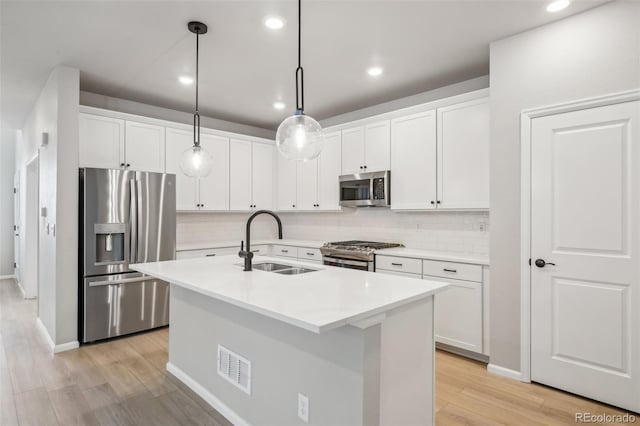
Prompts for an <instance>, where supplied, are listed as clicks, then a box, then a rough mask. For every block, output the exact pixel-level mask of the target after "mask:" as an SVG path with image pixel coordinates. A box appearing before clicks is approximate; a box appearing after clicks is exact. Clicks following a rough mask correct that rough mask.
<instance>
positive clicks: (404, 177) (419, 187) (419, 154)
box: [391, 110, 437, 210]
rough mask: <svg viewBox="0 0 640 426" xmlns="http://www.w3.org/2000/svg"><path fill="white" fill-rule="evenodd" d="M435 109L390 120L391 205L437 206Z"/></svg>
mask: <svg viewBox="0 0 640 426" xmlns="http://www.w3.org/2000/svg"><path fill="white" fill-rule="evenodd" d="M436 159H437V156H436V113H435V111H433V110H432V111H427V112H421V113H418V114H413V115H409V116H406V117H400V118H396V119H393V120H392V121H391V208H392V209H399V210H403V209H404V210H420V209H434V208H436V200H437V196H436V175H437V174H436Z"/></svg>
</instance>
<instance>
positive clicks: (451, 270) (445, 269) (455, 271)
mask: <svg viewBox="0 0 640 426" xmlns="http://www.w3.org/2000/svg"><path fill="white" fill-rule="evenodd" d="M443 271H445V272H452V273H454V274H455V273H457V272H458V271H457V270H456V269H447V268H444V269H443Z"/></svg>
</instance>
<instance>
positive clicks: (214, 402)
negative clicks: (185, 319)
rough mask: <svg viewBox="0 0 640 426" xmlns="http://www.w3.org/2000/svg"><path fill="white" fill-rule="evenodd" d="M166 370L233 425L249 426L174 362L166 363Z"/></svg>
mask: <svg viewBox="0 0 640 426" xmlns="http://www.w3.org/2000/svg"><path fill="white" fill-rule="evenodd" d="M167 371H168V372H169V373H171V374H173V375H174V376H175V377H176V378H177V379H178V380H180V381H181V382H182V383H184V384H185V385H186V386H187V387H188V388H189V389H191V390H192V391H194V392H195V393H196V394H197V395H198V396H199V397H200V398H202V399H204V400H205V401H206V402H207V403H208V404H209V405H210V406H212V407H213V408H215V409H216V410H218V412H219V413H220V414H222V415H223V416H224V417H226V419H227V420H229V421H230V422H231V423H233V424H234V425H235V426H250V424H249V422H247V421H246V420H245V419H243V418H242V417H240V416H239V415H238V413H236V412H235V411H233V410H232V409H231V408H229V406H228V405H226V404H225V403H224V402H222V401H220V399H218V398H217V397H216V396H215V395H214V394H212V393H211V392H209V391H208V390H207V389H205V388H204V386H202V385H201V384H200V383H198V382H196V381H195V380H194V379H192V378H191V376H189V375H188V374H187V373H185V372H184V371H182V370H181V369H180V368H178V367H176V366H175V365H174V364H172V363H170V362H168V363H167Z"/></svg>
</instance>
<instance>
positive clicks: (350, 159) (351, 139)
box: [342, 127, 364, 175]
mask: <svg viewBox="0 0 640 426" xmlns="http://www.w3.org/2000/svg"><path fill="white" fill-rule="evenodd" d="M362 172H364V127H354V128H352V129H347V130H343V131H342V174H343V175H352V174H355V173H362Z"/></svg>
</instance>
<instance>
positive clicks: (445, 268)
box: [422, 260, 482, 283]
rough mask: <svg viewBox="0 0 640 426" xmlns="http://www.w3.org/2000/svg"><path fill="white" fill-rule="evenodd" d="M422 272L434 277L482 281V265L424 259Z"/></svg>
mask: <svg viewBox="0 0 640 426" xmlns="http://www.w3.org/2000/svg"><path fill="white" fill-rule="evenodd" d="M422 273H423V274H424V275H433V276H434V277H444V278H453V279H456V280H465V281H475V282H479V283H480V282H482V266H480V265H470V264H468V263H453V262H441V261H438V260H424V261H423V263H422Z"/></svg>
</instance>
